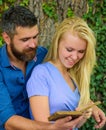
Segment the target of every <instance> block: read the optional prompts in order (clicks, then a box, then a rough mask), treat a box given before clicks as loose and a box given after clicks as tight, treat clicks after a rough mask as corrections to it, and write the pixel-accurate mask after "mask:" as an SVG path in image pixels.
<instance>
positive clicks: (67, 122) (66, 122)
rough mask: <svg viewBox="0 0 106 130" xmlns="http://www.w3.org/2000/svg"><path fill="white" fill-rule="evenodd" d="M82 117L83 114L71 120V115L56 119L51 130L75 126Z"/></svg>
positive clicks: (64, 129) (62, 129) (66, 129)
mask: <svg viewBox="0 0 106 130" xmlns="http://www.w3.org/2000/svg"><path fill="white" fill-rule="evenodd" d="M82 119H83V116H80V117H78V118H76V119H74V120H72V117H70V116H69V117H65V118H62V119H59V120H57V121H56V122H55V123H54V124H53V126H52V128H53V130H68V129H69V130H70V129H71V128H75V127H77V125H78V124H79V123H80V122H81V120H82Z"/></svg>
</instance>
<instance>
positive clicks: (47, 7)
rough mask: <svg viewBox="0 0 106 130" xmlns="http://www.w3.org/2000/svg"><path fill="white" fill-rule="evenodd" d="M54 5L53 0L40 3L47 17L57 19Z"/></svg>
mask: <svg viewBox="0 0 106 130" xmlns="http://www.w3.org/2000/svg"><path fill="white" fill-rule="evenodd" d="M56 6H57V5H56V2H54V1H52V2H51V1H49V2H48V3H46V2H44V3H43V5H42V9H43V11H44V13H45V14H46V15H47V16H48V17H50V18H52V19H54V20H57V14H56Z"/></svg>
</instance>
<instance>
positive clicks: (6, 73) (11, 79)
mask: <svg viewBox="0 0 106 130" xmlns="http://www.w3.org/2000/svg"><path fill="white" fill-rule="evenodd" d="M46 53H47V50H46V49H45V48H43V47H38V49H37V54H36V57H37V60H34V59H33V60H32V61H30V62H28V63H27V67H26V76H24V74H23V72H22V71H21V70H20V69H19V68H17V67H15V66H13V65H11V63H10V60H9V57H8V54H7V51H6V44H4V46H3V47H2V48H0V130H4V128H3V125H4V124H5V122H6V121H7V120H8V119H9V118H10V117H11V116H13V115H15V114H17V115H21V116H23V117H27V118H30V116H29V102H28V96H27V92H26V88H25V86H26V81H27V80H28V78H29V76H30V74H31V71H32V69H33V67H34V66H35V65H37V64H39V63H41V62H42V60H43V59H44V57H45V55H46Z"/></svg>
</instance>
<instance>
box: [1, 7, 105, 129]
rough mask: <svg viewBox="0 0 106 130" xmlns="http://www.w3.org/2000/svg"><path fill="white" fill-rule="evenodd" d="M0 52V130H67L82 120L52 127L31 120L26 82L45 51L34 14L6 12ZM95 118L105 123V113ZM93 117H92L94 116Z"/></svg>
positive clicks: (20, 10)
mask: <svg viewBox="0 0 106 130" xmlns="http://www.w3.org/2000/svg"><path fill="white" fill-rule="evenodd" d="M2 36H3V39H4V41H5V43H6V44H4V46H3V47H2V48H1V49H0V130H5V129H6V130H67V129H70V128H72V127H75V126H77V125H78V123H80V121H81V119H82V118H83V117H82V116H81V117H79V118H77V119H75V120H72V121H70V120H71V117H66V118H64V119H60V120H58V121H56V122H55V123H54V124H50V123H43V122H37V121H34V120H30V117H29V111H28V108H29V104H28V97H27V93H26V88H25V85H26V82H27V80H28V78H29V76H30V74H31V71H32V69H33V67H34V66H35V65H37V64H39V63H41V62H42V60H43V58H44V57H45V55H46V53H47V50H46V49H45V48H43V47H39V46H38V36H39V30H38V26H37V20H36V17H35V16H34V14H33V13H32V12H31V11H29V10H28V9H26V8H25V7H21V6H16V7H11V8H10V9H8V10H7V11H6V12H5V13H4V14H3V16H2ZM98 110H99V113H100V114H99V115H101V118H99V116H98V115H96V116H98V117H97V118H98V119H99V120H100V119H101V120H100V121H101V122H102V123H98V125H97V127H101V126H102V125H103V123H104V117H105V116H104V113H103V112H102V111H101V110H100V109H98V108H97V112H98ZM94 116H95V114H94Z"/></svg>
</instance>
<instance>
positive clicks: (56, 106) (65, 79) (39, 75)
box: [27, 17, 96, 129]
mask: <svg viewBox="0 0 106 130" xmlns="http://www.w3.org/2000/svg"><path fill="white" fill-rule="evenodd" d="M95 45H96V40H95V37H94V34H93V31H92V30H91V29H90V28H89V27H88V25H87V23H86V22H85V21H84V20H83V19H81V18H79V17H73V18H67V19H65V20H64V21H63V22H62V23H61V24H60V25H59V26H58V28H57V30H56V32H55V34H54V37H53V40H52V43H51V45H50V49H49V51H48V54H47V56H46V58H45V62H44V63H43V64H40V65H38V66H37V67H35V68H34V70H33V72H32V75H31V77H30V79H29V81H28V83H27V92H28V97H29V100H30V107H31V111H32V117H33V118H34V119H35V120H38V121H44V122H48V117H49V116H50V115H51V114H53V113H55V112H56V111H73V110H75V109H76V108H79V109H82V107H84V106H87V105H88V104H90V102H91V101H90V93H89V88H90V87H89V85H90V76H91V74H92V70H93V67H94V65H95V63H96V55H95ZM91 114H92V111H91V109H89V111H88V113H87V114H85V115H84V116H85V118H89V117H90V116H91ZM85 118H84V119H83V120H82V121H81V122H80V123H79V124H78V126H81V125H82V124H83V123H84V122H85V121H86V119H85ZM75 129H77V128H75Z"/></svg>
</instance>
